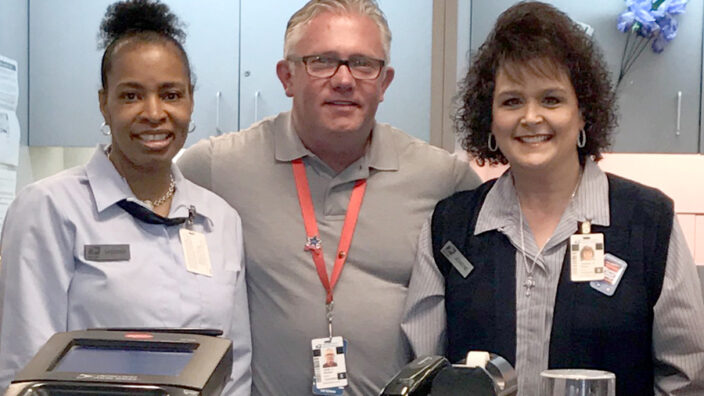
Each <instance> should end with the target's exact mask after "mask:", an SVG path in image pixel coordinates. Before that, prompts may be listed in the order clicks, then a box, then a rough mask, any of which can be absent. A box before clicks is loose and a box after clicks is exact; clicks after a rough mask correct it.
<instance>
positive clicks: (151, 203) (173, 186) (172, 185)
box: [143, 175, 176, 210]
mask: <svg viewBox="0 0 704 396" xmlns="http://www.w3.org/2000/svg"><path fill="white" fill-rule="evenodd" d="M174 191H176V183H175V182H174V175H169V189H168V190H166V193H164V195H162V196H161V197H160V198H159V199H157V200H156V201H151V200H149V199H145V200H144V201H143V202H144V204H145V205H147V207H148V208H149V209H150V210H154V208H156V207H159V206H161V205H162V204H164V202H166V200H167V199H169V198H171V197H172V196H173V195H174Z"/></svg>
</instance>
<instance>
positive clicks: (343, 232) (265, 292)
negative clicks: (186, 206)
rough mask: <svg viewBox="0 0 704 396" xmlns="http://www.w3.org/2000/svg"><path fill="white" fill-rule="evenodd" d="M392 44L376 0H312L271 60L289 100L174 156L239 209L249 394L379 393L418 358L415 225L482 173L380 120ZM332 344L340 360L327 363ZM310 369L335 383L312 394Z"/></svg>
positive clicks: (194, 176)
mask: <svg viewBox="0 0 704 396" xmlns="http://www.w3.org/2000/svg"><path fill="white" fill-rule="evenodd" d="M390 41H391V34H390V32H389V29H388V25H387V23H386V20H385V18H384V16H383V14H382V13H381V11H380V10H379V9H378V7H377V5H376V3H375V2H373V1H371V0H313V1H311V2H309V3H308V4H306V5H305V6H304V7H303V8H302V9H301V10H299V11H298V12H296V13H295V14H294V15H293V17H292V18H291V20H290V21H289V24H288V28H287V30H286V37H285V48H284V59H283V60H281V61H279V62H278V64H277V65H276V72H277V75H278V76H279V79H280V80H281V83H282V84H283V87H284V91H285V92H286V95H287V96H289V97H292V98H293V108H292V109H291V111H290V112H285V113H281V114H279V115H277V116H274V117H271V118H267V119H265V120H263V121H261V122H258V123H256V124H254V125H252V126H251V127H250V128H248V129H246V130H243V131H240V132H239V133H230V134H227V135H223V136H219V137H213V138H210V139H209V140H205V141H201V142H199V143H198V144H196V145H195V146H193V147H192V148H190V149H189V150H187V151H186V153H185V154H184V155H183V157H182V158H181V160H180V161H179V166H180V167H181V170H182V171H183V174H184V175H185V176H186V177H188V178H189V179H191V180H192V181H194V182H196V183H198V184H200V185H202V186H204V187H206V188H208V189H210V190H212V191H214V192H215V193H217V194H219V195H220V196H221V197H223V198H224V199H225V200H227V201H228V202H229V203H230V204H231V205H232V206H233V207H234V208H235V209H237V211H238V212H239V213H240V216H241V217H242V223H243V230H244V240H245V251H246V256H247V259H246V271H247V286H248V290H249V304H250V314H251V325H252V344H253V356H252V370H253V390H252V393H253V394H254V395H310V394H331V393H330V392H332V394H342V393H343V392H344V394H346V395H371V394H377V393H378V391H379V390H380V388H381V387H382V386H383V385H384V384H385V383H386V382H387V381H388V380H389V379H390V378H391V377H393V375H394V374H395V373H396V372H397V371H398V370H399V369H401V368H402V367H403V366H404V365H405V364H406V363H407V362H408V360H409V358H410V349H409V345H408V342H407V340H406V339H405V338H404V336H403V334H402V332H401V327H400V322H401V315H402V311H403V306H404V301H405V298H406V291H407V287H408V282H409V278H410V273H411V269H412V267H413V263H414V260H415V254H416V247H417V246H416V245H417V238H418V234H419V232H420V228H421V226H422V224H423V223H424V222H425V220H426V219H427V218H428V216H429V215H430V213H431V212H432V210H433V208H434V206H435V203H436V202H437V201H438V200H440V199H442V198H445V197H447V196H449V195H451V194H452V193H454V192H455V191H459V190H466V189H471V188H474V187H476V186H477V185H478V184H479V179H478V178H477V176H476V175H475V174H474V173H473V172H472V171H471V170H470V168H469V166H468V164H467V163H465V162H462V161H460V160H458V159H456V158H454V157H453V156H451V155H449V154H448V153H447V152H445V151H443V150H441V149H439V148H435V147H432V146H430V145H428V144H427V143H425V142H422V141H420V140H418V139H415V138H413V137H410V136H408V135H406V134H405V133H403V132H401V131H400V130H398V129H395V128H393V127H391V126H389V125H386V124H379V123H376V121H375V114H376V109H377V106H378V104H379V102H381V101H382V100H383V97H384V91H385V90H386V88H387V87H388V86H389V84H390V83H391V81H392V80H393V76H394V70H393V68H391V67H389V66H388V59H389V46H390ZM409 111H417V109H409ZM304 218H305V219H306V220H305V221H304ZM346 219H347V221H346ZM354 219H356V224H354V221H352V220H354ZM341 239H342V240H341ZM222 243H228V241H223V242H222ZM328 280H329V281H328ZM336 280H337V282H335V281H336ZM324 284H326V286H324ZM332 301H334V304H331V302H332ZM218 303H219V302H218V301H213V304H218ZM329 319H330V320H329ZM330 333H332V334H330ZM330 335H332V336H333V338H332V339H329V336H330ZM343 339H344V340H345V341H344V342H343V341H342V340H343ZM336 341H339V343H337V344H335V342H336ZM329 348H333V349H332V350H335V351H336V353H337V354H336V357H335V361H336V363H337V365H336V367H324V368H323V364H324V356H323V354H322V353H321V350H324V351H327V350H328V349H329ZM328 366H330V365H328ZM314 377H315V378H316V381H317V383H316V385H317V387H318V388H323V387H326V386H329V385H330V384H333V383H334V384H335V386H334V387H333V388H328V389H325V390H323V391H316V390H315V389H314ZM331 378H332V379H334V381H332V380H331ZM336 381H337V382H336ZM345 382H347V385H346V386H345V385H344V383H345ZM339 387H342V388H339ZM326 392H327V393H326Z"/></svg>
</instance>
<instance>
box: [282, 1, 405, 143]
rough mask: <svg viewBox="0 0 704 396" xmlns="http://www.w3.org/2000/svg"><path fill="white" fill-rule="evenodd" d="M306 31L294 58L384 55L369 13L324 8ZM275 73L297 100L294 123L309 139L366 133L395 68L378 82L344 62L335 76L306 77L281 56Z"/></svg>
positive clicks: (300, 67) (299, 65) (301, 69)
mask: <svg viewBox="0 0 704 396" xmlns="http://www.w3.org/2000/svg"><path fill="white" fill-rule="evenodd" d="M302 29H304V31H303V32H302V34H301V38H300V39H299V40H298V43H297V44H296V45H295V46H294V48H293V51H292V52H293V53H292V54H291V55H293V56H296V57H303V56H308V55H330V56H335V57H338V58H340V59H348V58H349V57H350V56H353V55H363V56H367V57H370V58H375V59H384V58H385V56H384V55H385V54H384V49H383V46H382V42H381V33H380V32H379V28H378V27H377V25H376V24H375V23H374V21H373V20H372V19H370V18H369V17H366V16H362V15H358V14H338V13H330V12H325V13H322V14H320V15H318V16H316V17H314V18H313V19H312V20H311V21H310V22H309V23H308V25H307V26H303V27H302ZM277 74H278V76H279V79H280V80H281V82H282V84H283V85H284V89H285V91H286V95H287V96H289V97H292V98H293V110H292V113H293V122H294V126H295V128H296V131H297V132H298V134H299V135H301V137H302V139H303V140H304V142H305V141H306V140H307V139H306V138H304V137H305V136H308V137H315V138H316V139H326V137H329V136H330V135H339V134H350V133H351V134H361V135H368V134H369V133H370V132H371V130H372V128H373V126H374V116H375V114H376V109H377V106H378V105H379V103H380V102H381V101H382V100H383V99H384V92H385V91H386V88H387V87H388V86H389V84H390V83H391V80H392V79H393V75H394V71H393V69H392V68H390V67H386V68H385V69H384V70H382V72H381V75H380V76H379V77H378V78H377V79H375V80H357V79H355V78H353V77H352V75H351V74H350V70H349V69H348V68H347V67H346V66H340V68H339V69H338V70H337V72H336V73H335V74H334V75H333V76H332V77H329V78H315V77H311V76H309V75H308V73H307V72H306V70H305V65H303V63H302V62H300V61H297V62H290V61H286V60H282V61H280V62H279V63H278V65H277ZM308 140H310V139H308Z"/></svg>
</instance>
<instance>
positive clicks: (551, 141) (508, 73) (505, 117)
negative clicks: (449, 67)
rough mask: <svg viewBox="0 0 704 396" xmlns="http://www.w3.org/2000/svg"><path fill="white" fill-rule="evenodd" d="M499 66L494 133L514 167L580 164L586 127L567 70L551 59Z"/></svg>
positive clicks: (495, 93)
mask: <svg viewBox="0 0 704 396" xmlns="http://www.w3.org/2000/svg"><path fill="white" fill-rule="evenodd" d="M533 62H537V63H533V64H531V66H532V67H525V66H514V67H509V68H506V67H504V66H501V67H499V70H498V72H497V74H496V80H495V87H494V99H493V103H492V123H491V131H492V133H493V134H494V136H495V138H496V143H497V144H498V146H499V149H500V150H501V152H502V153H503V154H504V156H505V157H506V158H507V159H508V161H509V163H510V165H511V167H512V168H514V169H518V170H541V171H542V170H550V169H558V168H559V167H561V166H565V165H567V164H570V162H571V161H573V164H578V161H579V158H578V155H577V135H578V134H579V130H580V129H582V128H583V127H584V121H583V119H582V116H581V113H580V110H579V104H578V102H577V95H576V94H575V91H574V88H573V87H572V83H571V82H570V79H569V77H568V75H567V73H566V72H565V71H564V70H562V69H560V68H557V67H552V66H551V65H549V64H548V63H547V62H540V61H533Z"/></svg>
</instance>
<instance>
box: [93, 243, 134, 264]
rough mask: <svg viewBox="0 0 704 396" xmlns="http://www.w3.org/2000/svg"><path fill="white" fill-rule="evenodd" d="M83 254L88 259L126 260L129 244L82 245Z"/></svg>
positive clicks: (128, 254)
mask: <svg viewBox="0 0 704 396" xmlns="http://www.w3.org/2000/svg"><path fill="white" fill-rule="evenodd" d="M83 255H84V256H85V258H86V260H90V261H127V260H129V259H130V245H84V246H83Z"/></svg>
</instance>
